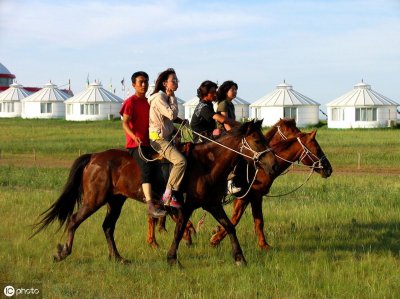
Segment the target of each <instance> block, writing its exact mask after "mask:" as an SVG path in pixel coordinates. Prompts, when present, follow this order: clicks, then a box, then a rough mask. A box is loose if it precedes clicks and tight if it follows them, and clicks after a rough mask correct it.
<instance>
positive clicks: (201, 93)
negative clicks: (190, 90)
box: [197, 80, 218, 100]
mask: <svg viewBox="0 0 400 299" xmlns="http://www.w3.org/2000/svg"><path fill="white" fill-rule="evenodd" d="M213 87H214V88H215V89H217V88H218V85H217V83H214V82H212V81H210V80H206V81H204V82H203V83H201V84H200V86H199V88H197V96H198V97H199V98H200V100H201V99H202V98H204V97H205V96H206V95H207V94H208V93H209V92H210V89H211V88H213Z"/></svg>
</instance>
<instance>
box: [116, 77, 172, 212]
mask: <svg viewBox="0 0 400 299" xmlns="http://www.w3.org/2000/svg"><path fill="white" fill-rule="evenodd" d="M131 79H132V86H133V88H134V89H135V94H134V95H132V96H130V97H129V98H127V99H126V100H125V102H124V104H123V105H122V108H121V111H120V114H121V115H122V117H123V120H122V128H123V129H124V131H125V135H126V148H127V149H128V151H129V154H130V155H131V156H132V157H133V158H134V159H135V161H136V163H137V164H138V166H139V167H140V170H141V174H142V189H143V193H144V196H145V198H146V202H147V207H148V214H149V215H150V216H152V217H162V216H165V213H166V212H165V210H161V209H160V208H156V207H155V206H154V202H153V200H152V189H151V173H152V163H151V162H147V161H145V160H143V159H142V158H141V157H140V155H139V145H140V149H141V151H142V153H143V154H144V156H145V157H147V158H148V159H150V155H149V152H150V151H151V147H150V140H149V110H150V105H149V103H148V102H147V98H146V92H147V89H148V88H149V75H148V74H147V73H145V72H142V71H140V72H136V73H134V74H133V75H132V78H131Z"/></svg>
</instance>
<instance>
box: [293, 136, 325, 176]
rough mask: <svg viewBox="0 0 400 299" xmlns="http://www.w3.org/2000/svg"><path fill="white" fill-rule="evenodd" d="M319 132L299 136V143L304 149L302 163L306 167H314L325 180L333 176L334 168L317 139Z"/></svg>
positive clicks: (301, 157)
mask: <svg viewBox="0 0 400 299" xmlns="http://www.w3.org/2000/svg"><path fill="white" fill-rule="evenodd" d="M316 135H317V131H315V130H314V131H312V132H311V133H300V134H298V137H297V139H298V141H299V142H300V144H301V146H302V147H303V153H302V154H301V156H300V159H299V160H300V161H301V162H302V163H303V164H304V165H308V166H310V167H313V168H314V170H315V171H316V172H318V173H319V174H320V175H321V176H322V177H323V178H328V177H330V176H331V174H332V166H331V163H330V162H329V160H328V158H327V157H326V156H325V153H324V151H323V150H322V148H321V147H320V145H319V144H318V141H317V140H316V139H315V136H316Z"/></svg>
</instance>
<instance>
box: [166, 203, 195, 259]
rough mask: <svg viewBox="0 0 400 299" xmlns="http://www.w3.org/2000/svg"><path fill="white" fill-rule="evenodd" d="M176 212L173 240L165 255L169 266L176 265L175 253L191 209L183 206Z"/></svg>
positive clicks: (191, 211)
mask: <svg viewBox="0 0 400 299" xmlns="http://www.w3.org/2000/svg"><path fill="white" fill-rule="evenodd" d="M177 212H178V215H177V221H176V225H175V233H174V239H173V241H172V244H171V247H170V249H169V250H168V253H167V262H168V264H169V265H171V266H173V265H175V264H177V263H178V260H177V251H178V247H179V243H180V241H181V240H182V237H183V234H184V231H185V229H186V224H187V222H188V220H189V218H190V215H192V213H193V208H192V207H188V206H183V207H182V208H181V209H179V210H178V211H177ZM178 265H180V264H179V263H178Z"/></svg>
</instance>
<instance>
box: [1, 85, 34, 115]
mask: <svg viewBox="0 0 400 299" xmlns="http://www.w3.org/2000/svg"><path fill="white" fill-rule="evenodd" d="M29 95H31V93H30V92H29V91H27V90H25V89H24V88H23V86H22V85H21V84H17V83H13V84H11V85H10V87H9V88H8V89H6V90H5V91H3V92H2V93H0V117H18V116H21V106H22V104H21V101H22V100H23V99H25V98H26V97H27V96H29Z"/></svg>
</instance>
